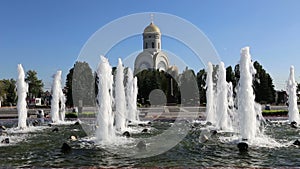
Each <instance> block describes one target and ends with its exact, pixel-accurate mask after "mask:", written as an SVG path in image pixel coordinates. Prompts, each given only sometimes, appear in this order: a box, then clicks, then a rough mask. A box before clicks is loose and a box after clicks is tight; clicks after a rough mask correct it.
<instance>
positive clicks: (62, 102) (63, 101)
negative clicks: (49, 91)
mask: <svg viewBox="0 0 300 169" xmlns="http://www.w3.org/2000/svg"><path fill="white" fill-rule="evenodd" d="M59 100H60V112H59V120H60V121H65V116H66V97H65V95H64V93H63V91H62V89H61V90H60V96H59Z"/></svg>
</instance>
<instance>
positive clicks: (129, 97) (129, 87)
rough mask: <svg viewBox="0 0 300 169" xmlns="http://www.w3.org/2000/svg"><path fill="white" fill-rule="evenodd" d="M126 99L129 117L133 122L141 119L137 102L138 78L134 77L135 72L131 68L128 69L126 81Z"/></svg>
mask: <svg viewBox="0 0 300 169" xmlns="http://www.w3.org/2000/svg"><path fill="white" fill-rule="evenodd" d="M126 101H127V119H128V120H130V121H131V122H134V121H139V117H138V116H139V115H138V110H137V106H136V102H137V78H136V77H135V78H133V73H132V71H131V69H130V68H128V71H127V83H126Z"/></svg>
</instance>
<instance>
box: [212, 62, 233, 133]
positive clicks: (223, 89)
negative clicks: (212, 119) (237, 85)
mask: <svg viewBox="0 0 300 169" xmlns="http://www.w3.org/2000/svg"><path fill="white" fill-rule="evenodd" d="M227 91H228V86H227V82H226V70H225V66H224V63H223V62H221V63H220V64H219V71H218V82H217V103H216V105H217V106H216V113H217V114H218V116H217V117H218V120H217V128H218V129H221V130H230V129H231V122H230V118H229V117H228V112H227V109H228V98H227V97H228V96H227Z"/></svg>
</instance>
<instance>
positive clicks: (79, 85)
mask: <svg viewBox="0 0 300 169" xmlns="http://www.w3.org/2000/svg"><path fill="white" fill-rule="evenodd" d="M65 92H66V93H65V95H66V97H67V101H66V104H67V106H70V107H72V106H80V105H79V101H80V100H81V101H82V103H83V105H82V106H94V105H95V77H94V75H93V72H92V69H91V68H90V66H89V64H88V63H86V62H80V61H77V62H76V63H75V64H74V66H73V68H71V69H70V70H69V73H68V75H67V79H66V86H65Z"/></svg>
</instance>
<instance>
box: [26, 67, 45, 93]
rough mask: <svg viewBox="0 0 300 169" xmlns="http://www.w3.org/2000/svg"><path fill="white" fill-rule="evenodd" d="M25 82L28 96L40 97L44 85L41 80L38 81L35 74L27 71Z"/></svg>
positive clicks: (32, 71)
mask: <svg viewBox="0 0 300 169" xmlns="http://www.w3.org/2000/svg"><path fill="white" fill-rule="evenodd" d="M25 81H26V82H27V83H28V85H29V87H28V95H29V97H30V98H38V97H41V95H42V93H43V87H44V84H43V82H42V80H40V79H38V77H37V72H36V71H34V70H29V71H27V72H26V77H25Z"/></svg>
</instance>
